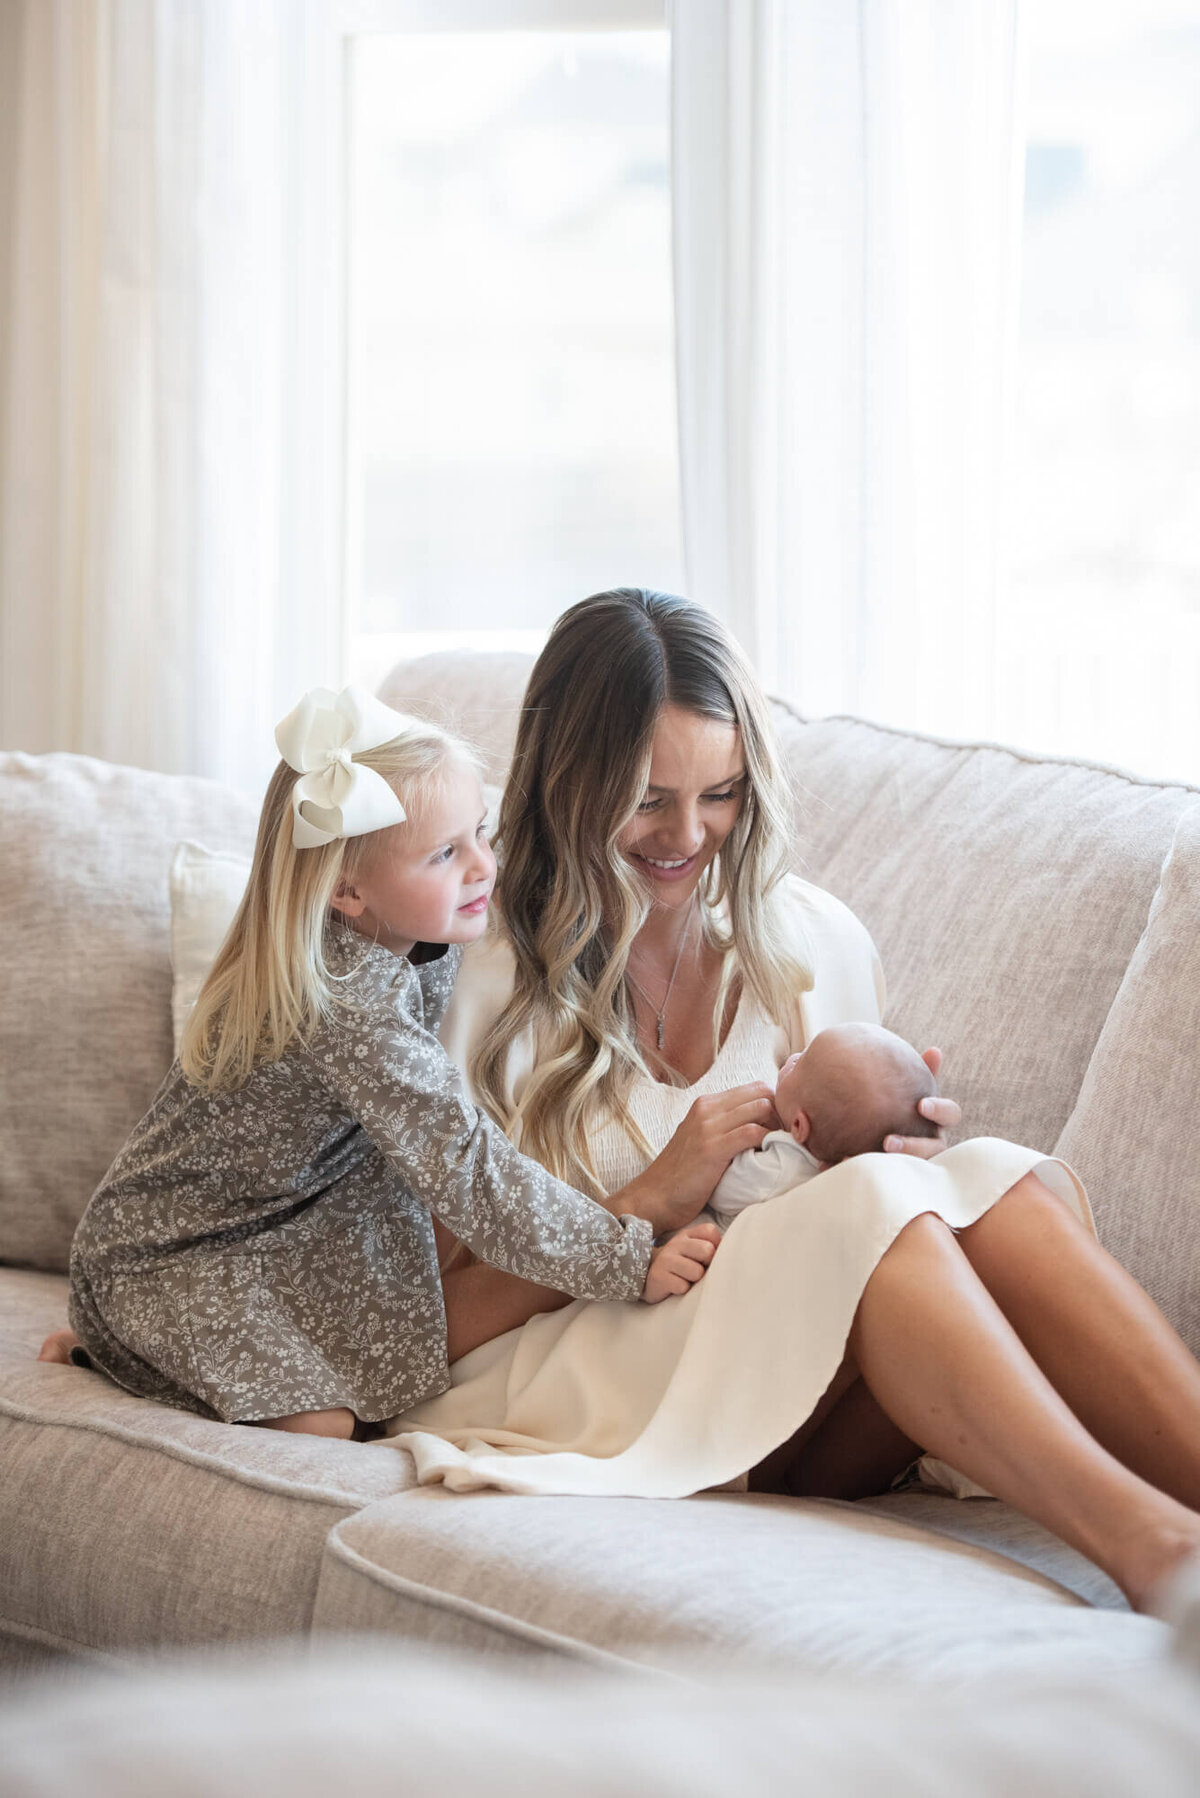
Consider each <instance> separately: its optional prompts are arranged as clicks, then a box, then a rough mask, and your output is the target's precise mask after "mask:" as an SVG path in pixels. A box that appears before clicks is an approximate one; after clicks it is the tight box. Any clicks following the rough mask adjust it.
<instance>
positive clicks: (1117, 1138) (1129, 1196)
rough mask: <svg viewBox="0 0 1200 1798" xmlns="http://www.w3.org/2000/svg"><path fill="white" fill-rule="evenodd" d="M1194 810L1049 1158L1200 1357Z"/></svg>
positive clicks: (1199, 983)
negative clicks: (1078, 1182)
mask: <svg viewBox="0 0 1200 1798" xmlns="http://www.w3.org/2000/svg"><path fill="white" fill-rule="evenodd" d="M1198 1045H1200V806H1192V807H1191V808H1190V809H1189V810H1188V811H1186V812H1185V813H1184V814H1183V816H1182V817H1181V818H1180V820H1179V824H1178V827H1177V829H1176V832H1175V840H1174V842H1173V844H1172V846H1171V851H1170V854H1169V855H1168V857H1167V860H1166V863H1165V865H1164V867H1163V871H1162V879H1161V881H1160V882H1159V887H1158V891H1157V893H1156V894H1155V896H1154V903H1153V905H1152V906H1151V908H1150V916H1149V919H1148V921H1147V924H1146V928H1145V930H1144V931H1143V933H1142V937H1141V940H1140V941H1139V943H1138V945H1137V947H1136V949H1135V950H1134V952H1133V956H1132V958H1131V960H1130V963H1129V966H1128V968H1127V969H1126V971H1125V977H1124V979H1123V980H1122V982H1121V986H1120V989H1119V991H1118V993H1117V996H1116V998H1115V999H1114V1001H1113V1004H1112V1009H1111V1010H1110V1011H1109V1014H1108V1017H1107V1019H1106V1021H1105V1024H1104V1029H1103V1030H1102V1031H1101V1033H1100V1040H1099V1042H1098V1043H1097V1044H1096V1048H1095V1052H1094V1054H1093V1055H1092V1059H1091V1062H1090V1064H1089V1066H1088V1070H1087V1073H1086V1074H1085V1076H1084V1079H1083V1085H1082V1087H1081V1089H1080V1092H1079V1097H1078V1099H1077V1100H1076V1103H1075V1107H1074V1110H1073V1111H1072V1113H1071V1116H1070V1118H1069V1119H1068V1121H1067V1124H1066V1127H1065V1128H1064V1130H1063V1133H1062V1135H1061V1137H1060V1138H1059V1147H1058V1149H1057V1151H1056V1153H1058V1154H1060V1155H1065V1156H1068V1157H1069V1158H1070V1160H1071V1162H1072V1164H1073V1165H1074V1166H1076V1167H1077V1168H1078V1169H1079V1171H1080V1174H1081V1175H1082V1177H1083V1179H1084V1181H1085V1182H1086V1183H1087V1186H1088V1188H1089V1191H1090V1193H1091V1197H1092V1204H1093V1208H1094V1211H1095V1216H1096V1226H1097V1229H1098V1230H1099V1232H1100V1238H1101V1241H1102V1242H1104V1243H1105V1244H1106V1245H1107V1247H1108V1248H1109V1249H1111V1251H1112V1253H1113V1254H1114V1255H1115V1256H1116V1257H1117V1259H1118V1260H1119V1261H1121V1262H1122V1263H1123V1264H1124V1265H1125V1266H1126V1267H1127V1268H1128V1269H1129V1271H1130V1272H1131V1273H1132V1274H1133V1275H1134V1276H1135V1277H1136V1278H1137V1279H1138V1280H1140V1281H1141V1283H1142V1285H1143V1286H1145V1287H1146V1289H1147V1291H1148V1292H1150V1293H1151V1294H1152V1296H1153V1298H1154V1299H1155V1301H1156V1303H1157V1304H1158V1305H1159V1306H1160V1307H1161V1309H1162V1311H1163V1312H1164V1314H1165V1315H1166V1318H1167V1321H1168V1322H1169V1323H1171V1324H1173V1325H1174V1327H1175V1329H1176V1330H1178V1332H1179V1334H1180V1335H1181V1336H1182V1337H1183V1339H1184V1341H1185V1342H1186V1343H1187V1345H1188V1347H1189V1348H1190V1349H1191V1350H1192V1353H1193V1354H1196V1355H1200V1136H1198V1135H1197V1128H1196V1104H1197V1066H1196V1061H1197V1053H1198Z"/></svg>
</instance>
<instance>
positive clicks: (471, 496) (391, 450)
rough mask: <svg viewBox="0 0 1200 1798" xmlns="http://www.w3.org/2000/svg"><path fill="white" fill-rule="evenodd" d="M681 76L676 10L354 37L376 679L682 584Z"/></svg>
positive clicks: (369, 593) (363, 445)
mask: <svg viewBox="0 0 1200 1798" xmlns="http://www.w3.org/2000/svg"><path fill="white" fill-rule="evenodd" d="M500 10H501V11H502V10H503V9H500ZM668 82H669V49H668V38H667V33H666V31H665V29H658V30H649V29H648V30H625V29H620V30H603V31H600V30H518V29H513V30H500V31H492V30H489V31H432V32H410V31H405V32H389V33H386V34H382V35H369V36H363V37H359V38H356V39H354V40H353V42H352V47H351V50H350V60H349V85H348V98H349V147H350V171H349V220H350V224H349V230H350V241H349V266H350V284H349V296H348V302H349V303H348V315H349V348H350V371H349V372H350V396H349V418H348V448H349V454H348V532H349V580H348V587H349V595H348V597H349V610H350V622H351V666H352V673H353V675H354V677H355V678H356V679H360V680H365V681H367V682H368V683H369V684H371V685H373V684H374V683H375V681H376V680H377V679H378V678H379V677H380V676H381V675H382V674H383V673H384V671H385V670H386V668H387V667H388V666H389V665H390V664H391V662H392V661H394V660H395V659H396V658H397V657H398V656H400V655H405V654H413V653H420V652H421V651H422V650H423V649H428V648H436V647H443V646H446V645H449V644H455V643H464V642H471V643H475V644H478V645H480V646H483V647H500V646H509V647H528V648H535V647H536V646H537V645H538V644H539V643H540V641H541V639H542V637H543V635H544V633H545V631H546V628H547V627H548V625H549V624H550V623H551V622H552V620H553V619H554V618H555V617H556V616H557V615H558V613H559V612H560V611H562V609H563V608H564V607H565V606H567V605H569V604H570V603H571V602H572V601H573V600H576V599H581V598H583V597H584V596H585V595H586V594H588V593H592V592H595V591H597V590H598V589H600V588H603V587H608V586H613V585H619V584H632V583H636V584H639V585H652V586H662V587H666V588H669V589H675V590H678V588H679V586H680V585H681V583H682V576H681V572H680V570H681V544H680V523H679V476H678V462H677V450H676V422H675V420H676V410H675V375H674V347H673V325H672V311H673V308H672V294H671V266H670V186H669V168H668V125H669V119H668Z"/></svg>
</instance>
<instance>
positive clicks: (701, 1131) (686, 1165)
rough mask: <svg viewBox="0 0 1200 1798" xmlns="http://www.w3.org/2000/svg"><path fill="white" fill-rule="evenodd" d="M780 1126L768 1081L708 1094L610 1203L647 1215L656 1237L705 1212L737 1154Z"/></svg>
mask: <svg viewBox="0 0 1200 1798" xmlns="http://www.w3.org/2000/svg"><path fill="white" fill-rule="evenodd" d="M779 1127H780V1124H779V1118H778V1116H777V1115H776V1111H775V1094H774V1092H773V1091H772V1089H771V1088H770V1087H769V1086H768V1085H767V1084H766V1083H765V1081H762V1080H752V1081H750V1082H749V1084H748V1085H746V1086H733V1087H730V1089H729V1091H728V1092H724V1093H711V1094H708V1095H707V1096H706V1097H705V1098H703V1099H697V1100H696V1101H695V1102H694V1103H693V1105H692V1108H691V1110H690V1111H689V1112H688V1114H687V1116H686V1117H685V1118H684V1120H683V1122H682V1124H680V1126H679V1128H678V1130H676V1132H675V1134H674V1136H673V1137H672V1138H671V1140H670V1142H669V1143H668V1144H667V1146H666V1148H665V1149H664V1150H663V1152H662V1154H661V1155H656V1156H655V1158H654V1160H653V1161H652V1162H651V1163H650V1165H649V1167H648V1168H647V1169H646V1171H645V1173H644V1174H639V1175H638V1177H637V1179H636V1180H631V1181H630V1183H629V1185H628V1186H624V1187H622V1188H621V1191H620V1192H619V1193H614V1195H613V1197H612V1199H610V1201H609V1204H610V1206H611V1207H612V1209H613V1210H615V1211H618V1212H620V1211H632V1212H635V1213H636V1214H637V1216H639V1217H645V1218H648V1219H649V1220H650V1222H651V1223H652V1224H653V1226H654V1234H655V1235H656V1236H662V1235H664V1234H665V1232H666V1231H668V1230H677V1229H679V1227H680V1226H681V1225H683V1224H690V1223H691V1222H692V1220H693V1218H695V1217H697V1216H698V1215H699V1214H700V1212H701V1211H703V1209H704V1207H705V1205H706V1204H707V1203H708V1201H709V1199H710V1198H711V1197H712V1189H713V1187H714V1186H715V1185H716V1184H717V1181H718V1180H719V1179H720V1178H721V1175H722V1174H723V1173H724V1172H725V1169H726V1168H727V1167H728V1166H729V1163H730V1162H731V1161H732V1160H733V1158H734V1156H735V1155H740V1154H741V1152H742V1150H743V1149H757V1148H758V1147H759V1145H760V1143H761V1142H762V1140H763V1137H764V1136H766V1134H767V1132H768V1131H769V1130H778V1129H779Z"/></svg>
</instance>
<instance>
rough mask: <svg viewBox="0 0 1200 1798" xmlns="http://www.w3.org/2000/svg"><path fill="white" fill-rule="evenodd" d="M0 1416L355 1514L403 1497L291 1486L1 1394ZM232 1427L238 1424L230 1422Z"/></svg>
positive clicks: (118, 1427)
mask: <svg viewBox="0 0 1200 1798" xmlns="http://www.w3.org/2000/svg"><path fill="white" fill-rule="evenodd" d="M0 1416H5V1417H11V1418H12V1419H13V1420H14V1421H15V1422H18V1423H30V1424H35V1425H37V1426H39V1427H41V1428H43V1429H56V1430H79V1431H82V1432H83V1433H85V1434H87V1435H92V1436H105V1437H108V1438H109V1440H110V1441H114V1442H123V1443H125V1444H126V1445H127V1446H129V1447H132V1448H141V1449H145V1450H146V1452H147V1453H148V1454H155V1455H166V1456H167V1458H168V1459H169V1460H172V1461H181V1462H183V1463H184V1464H185V1465H187V1466H190V1467H200V1468H202V1469H203V1470H204V1471H205V1472H206V1473H212V1474H215V1475H217V1476H218V1478H222V1479H227V1480H231V1481H232V1482H233V1483H234V1484H235V1485H239V1486H249V1487H251V1488H252V1489H253V1490H255V1491H259V1492H269V1493H271V1494H272V1495H273V1496H275V1497H279V1498H295V1499H300V1500H302V1501H303V1502H305V1503H307V1504H321V1505H328V1506H329V1507H330V1509H333V1510H340V1511H346V1510H349V1511H350V1512H352V1513H353V1512H356V1511H361V1510H362V1509H364V1508H365V1507H366V1506H368V1505H373V1504H377V1503H378V1502H379V1500H380V1499H381V1498H398V1497H399V1496H400V1493H399V1492H382V1493H375V1494H373V1495H371V1496H369V1497H360V1496H358V1495H356V1494H353V1493H349V1492H342V1493H331V1492H328V1491H323V1490H322V1489H321V1488H320V1487H318V1486H300V1485H290V1484H288V1483H287V1482H286V1481H284V1480H282V1479H279V1478H276V1477H274V1476H272V1475H271V1474H249V1473H245V1472H243V1471H242V1470H241V1469H240V1468H237V1467H231V1466H229V1464H228V1463H227V1462H224V1461H222V1460H220V1459H219V1458H218V1457H217V1456H215V1455H206V1454H205V1453H204V1452H203V1451H202V1450H200V1449H189V1448H185V1447H184V1446H183V1445H182V1444H181V1443H174V1442H172V1443H166V1442H163V1441H161V1440H158V1439H155V1438H153V1437H149V1438H147V1437H143V1436H139V1435H137V1434H136V1433H135V1432H134V1431H133V1430H128V1429H125V1428H124V1427H123V1426H122V1425H120V1424H111V1423H99V1422H94V1421H90V1420H85V1419H79V1418H60V1417H45V1416H41V1415H39V1414H38V1413H37V1411H36V1410H35V1409H34V1408H33V1407H32V1406H29V1407H26V1406H23V1405H21V1404H19V1403H18V1402H17V1401H16V1400H14V1399H11V1398H8V1397H0ZM229 1427H230V1428H232V1427H234V1426H232V1425H230V1426H229ZM401 1490H404V1488H402V1489H401Z"/></svg>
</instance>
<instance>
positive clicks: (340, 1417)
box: [259, 1406, 355, 1442]
mask: <svg viewBox="0 0 1200 1798" xmlns="http://www.w3.org/2000/svg"><path fill="white" fill-rule="evenodd" d="M354 1421H355V1420H354V1413H353V1411H350V1410H347V1409H346V1407H345V1406H339V1407H338V1408H337V1409H336V1410H334V1411H297V1412H296V1413H295V1415H294V1416H292V1417H263V1418H260V1419H259V1427H260V1428H261V1429H264V1430H292V1431H294V1432H295V1434H296V1435H298V1436H340V1437H341V1439H342V1441H343V1442H349V1440H350V1438H351V1437H352V1436H353V1434H354Z"/></svg>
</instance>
